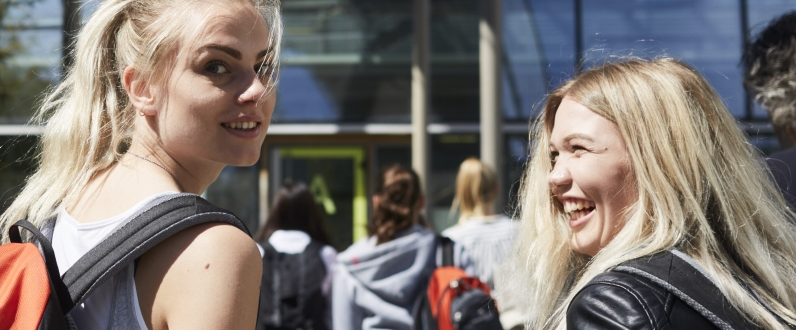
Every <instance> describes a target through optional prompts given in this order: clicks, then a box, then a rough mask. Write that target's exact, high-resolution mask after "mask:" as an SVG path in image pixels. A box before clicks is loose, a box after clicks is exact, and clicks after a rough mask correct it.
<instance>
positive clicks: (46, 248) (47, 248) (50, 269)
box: [8, 219, 71, 306]
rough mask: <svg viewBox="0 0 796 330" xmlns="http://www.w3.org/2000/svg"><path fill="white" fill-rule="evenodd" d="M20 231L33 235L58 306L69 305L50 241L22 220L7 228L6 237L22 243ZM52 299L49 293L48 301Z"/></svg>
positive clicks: (65, 288) (66, 291)
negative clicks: (39, 249)
mask: <svg viewBox="0 0 796 330" xmlns="http://www.w3.org/2000/svg"><path fill="white" fill-rule="evenodd" d="M21 229H25V230H27V231H29V232H30V233H31V234H33V239H34V240H35V241H36V242H37V243H38V246H39V247H40V248H41V251H42V253H43V257H44V264H45V266H46V267H47V275H48V276H49V277H50V287H51V288H52V289H53V291H54V293H55V296H57V297H58V302H59V305H60V306H64V305H68V304H70V303H71V302H70V300H69V290H68V289H67V287H66V285H64V282H63V281H61V273H60V271H59V270H58V262H57V261H56V260H55V251H54V250H53V246H52V244H51V243H50V240H49V239H47V237H46V236H44V234H42V233H41V231H39V229H38V228H36V226H35V225H33V224H32V223H30V222H29V221H27V220H24V219H23V220H19V221H17V222H16V223H14V224H13V225H11V226H9V228H8V237H9V238H10V240H11V242H12V243H22V235H21V234H20V230H21ZM52 298H53V294H52V293H51V294H50V299H52ZM48 304H49V303H48Z"/></svg>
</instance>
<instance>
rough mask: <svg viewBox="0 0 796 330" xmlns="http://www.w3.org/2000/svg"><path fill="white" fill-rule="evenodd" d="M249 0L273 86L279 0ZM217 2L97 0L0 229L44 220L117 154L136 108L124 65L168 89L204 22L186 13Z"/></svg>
mask: <svg viewBox="0 0 796 330" xmlns="http://www.w3.org/2000/svg"><path fill="white" fill-rule="evenodd" d="M245 1H247V2H248V3H251V4H252V5H253V6H254V7H255V9H256V10H257V11H258V12H259V13H260V15H261V16H262V17H263V19H264V20H265V22H266V24H267V26H268V30H269V38H270V40H269V45H270V55H269V56H271V62H272V63H273V68H268V69H271V71H270V75H269V76H268V77H267V78H266V79H268V81H267V82H264V83H265V84H266V88H267V89H268V93H273V92H274V89H275V86H276V84H277V80H278V71H277V70H276V68H278V60H279V57H278V56H279V53H280V45H281V37H282V21H281V14H280V11H279V1H278V0H245ZM212 2H214V1H210V0H193V1H191V0H187V1H177V0H147V1H135V0H106V1H103V2H102V3H100V4H99V5H98V6H97V9H96V11H95V12H94V13H93V14H92V16H91V18H90V19H89V20H88V21H87V22H86V24H85V26H84V27H83V28H82V30H81V31H80V33H79V34H78V36H77V41H76V45H75V48H74V49H75V50H74V58H75V61H74V64H73V66H72V67H71V68H69V69H68V71H67V72H65V77H64V80H63V82H62V83H61V84H59V85H58V86H57V87H56V88H54V89H53V90H52V91H50V92H49V93H48V95H46V97H45V99H44V101H43V103H42V105H41V107H40V108H39V110H38V111H37V113H36V115H35V116H34V118H33V120H32V122H33V123H34V124H46V127H45V131H44V134H43V135H42V136H41V140H40V142H39V146H38V156H37V159H36V160H37V165H38V168H37V170H36V171H35V173H33V175H31V176H30V177H29V178H28V179H27V181H26V185H25V187H24V188H23V189H22V191H21V192H20V194H19V196H18V197H17V198H16V199H15V200H14V202H13V203H12V204H11V205H10V206H9V208H8V210H6V212H5V213H3V215H2V216H0V232H2V233H5V232H6V231H7V228H8V226H9V225H10V224H11V223H12V222H13V221H16V220H18V219H22V218H27V219H28V220H29V221H31V222H33V223H34V224H36V225H40V224H41V223H42V222H43V221H44V220H45V219H47V218H48V217H50V216H52V215H54V214H55V213H56V212H57V211H58V210H59V209H60V208H62V207H64V206H65V205H68V204H69V203H70V202H72V201H73V200H74V199H75V198H76V196H77V195H78V194H79V193H80V192H81V191H82V190H83V188H84V187H85V186H86V184H87V183H88V182H89V180H91V178H93V177H94V176H95V175H97V174H98V173H101V172H102V171H105V170H106V169H108V168H109V167H111V166H112V165H114V164H115V163H116V162H118V160H119V158H120V157H121V155H122V152H123V151H124V150H126V148H127V147H128V146H129V143H130V141H131V138H132V134H133V130H134V129H133V119H134V118H135V115H136V113H135V109H134V108H133V106H132V105H131V104H130V102H128V97H127V93H126V92H125V90H124V87H123V86H122V73H123V71H124V69H125V68H126V67H127V66H133V67H135V68H136V71H137V72H138V74H140V75H142V77H144V78H148V79H147V80H148V81H150V83H151V84H153V85H154V86H155V87H157V88H160V89H162V90H165V88H166V87H165V86H166V83H165V80H166V75H167V74H168V73H169V72H171V70H172V69H173V68H174V65H175V64H176V58H177V56H181V55H180V54H179V49H180V47H181V46H184V45H186V44H190V43H191V42H197V40H198V39H199V38H201V36H202V32H203V31H201V29H199V30H200V31H188V29H187V28H186V22H187V21H188V19H186V18H185V13H186V12H190V11H189V10H192V9H193V11H195V6H196V5H197V4H200V3H212ZM227 3H228V2H226V0H225V1H224V2H218V3H217V4H216V5H225V4H227ZM201 25H202V24H200V26H201ZM261 70H262V69H261ZM2 236H5V235H2Z"/></svg>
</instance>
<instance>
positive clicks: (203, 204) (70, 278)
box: [62, 193, 251, 312]
mask: <svg viewBox="0 0 796 330" xmlns="http://www.w3.org/2000/svg"><path fill="white" fill-rule="evenodd" d="M153 204H154V205H152V206H151V207H150V208H149V209H146V210H145V211H143V212H141V213H139V214H138V215H136V216H135V217H134V218H133V219H132V220H130V221H129V222H127V223H126V224H124V225H123V226H122V227H121V228H119V229H118V230H117V231H115V232H114V233H113V234H111V235H110V236H108V237H107V238H105V239H104V240H103V241H102V242H100V243H99V244H97V246H95V247H94V248H93V249H91V250H90V251H89V252H87V253H86V254H85V255H84V256H83V257H82V258H80V259H79V260H78V261H77V262H76V263H75V264H74V265H73V266H72V268H69V270H67V271H66V273H65V274H64V276H63V281H64V283H65V284H66V286H67V287H68V288H69V295H70V296H71V303H72V305H70V306H62V308H63V310H64V311H66V312H68V311H71V310H72V308H73V307H74V306H75V305H77V304H80V303H82V302H83V301H84V300H85V299H86V297H88V295H89V294H90V293H91V292H92V291H93V290H94V289H96V288H97V287H98V286H99V285H100V284H102V283H103V282H105V281H106V280H108V279H110V278H111V277H112V276H113V275H115V274H116V273H117V272H119V271H120V270H122V269H124V267H126V266H127V265H128V264H130V263H132V262H133V261H134V260H135V259H137V258H138V257H140V256H142V255H143V254H144V253H145V252H146V251H147V250H149V249H150V248H152V247H154V246H155V245H157V244H159V243H160V242H163V241H164V240H166V239H167V238H169V237H171V236H172V235H174V234H176V233H178V232H180V231H182V230H185V229H187V228H189V227H192V226H195V225H199V224H204V223H211V222H218V223H226V224H230V225H233V226H235V227H237V228H239V229H240V230H242V231H244V232H245V233H246V234H249V231H248V230H247V229H246V226H245V225H244V224H243V222H242V221H241V220H240V219H238V218H237V217H236V216H235V215H234V214H232V213H231V212H229V211H227V210H224V209H222V208H219V207H217V206H215V205H213V204H211V203H210V202H208V201H207V200H205V199H203V198H201V197H199V196H197V195H194V194H186V193H182V194H175V195H171V196H167V197H164V198H162V199H158V200H156V201H154V202H153ZM249 235H250V234H249ZM250 236H251V235H250Z"/></svg>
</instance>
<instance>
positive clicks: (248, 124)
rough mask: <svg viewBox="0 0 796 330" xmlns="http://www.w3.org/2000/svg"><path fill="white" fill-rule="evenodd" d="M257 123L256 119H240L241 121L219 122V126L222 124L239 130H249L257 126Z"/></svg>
mask: <svg viewBox="0 0 796 330" xmlns="http://www.w3.org/2000/svg"><path fill="white" fill-rule="evenodd" d="M258 125H260V123H259V122H256V121H242V122H235V123H222V124H221V126H224V127H226V128H229V129H235V130H240V131H251V130H253V129H255V128H257V126H258Z"/></svg>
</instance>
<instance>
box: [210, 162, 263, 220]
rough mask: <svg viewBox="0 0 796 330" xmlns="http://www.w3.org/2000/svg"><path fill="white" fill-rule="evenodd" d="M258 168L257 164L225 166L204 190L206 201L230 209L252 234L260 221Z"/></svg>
mask: <svg viewBox="0 0 796 330" xmlns="http://www.w3.org/2000/svg"><path fill="white" fill-rule="evenodd" d="M258 169H259V167H258V165H257V164H255V165H252V166H246V167H236V166H227V167H225V168H224V170H222V171H221V174H219V175H218V178H217V179H216V181H213V183H212V184H211V185H210V187H208V188H207V191H206V192H205V197H206V198H207V200H208V201H210V202H211V203H213V204H215V205H216V206H219V207H221V208H224V209H227V210H230V211H232V213H234V214H235V215H236V216H238V218H240V219H241V220H243V223H244V224H245V225H246V228H248V229H249V232H251V234H252V235H254V234H255V233H256V232H257V229H258V226H259V223H260V220H259V218H260V214H259V212H260V208H259V204H258V203H259V196H260V190H259V183H260V180H259V170H258Z"/></svg>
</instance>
